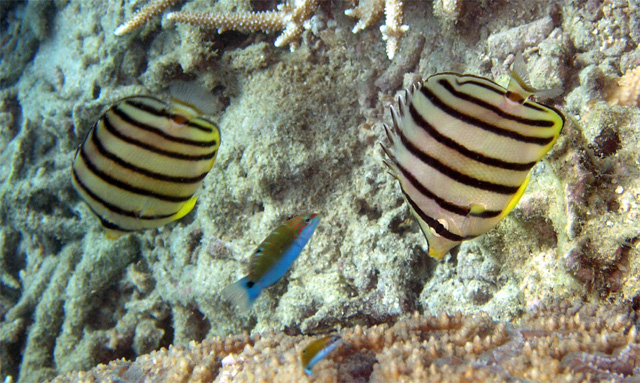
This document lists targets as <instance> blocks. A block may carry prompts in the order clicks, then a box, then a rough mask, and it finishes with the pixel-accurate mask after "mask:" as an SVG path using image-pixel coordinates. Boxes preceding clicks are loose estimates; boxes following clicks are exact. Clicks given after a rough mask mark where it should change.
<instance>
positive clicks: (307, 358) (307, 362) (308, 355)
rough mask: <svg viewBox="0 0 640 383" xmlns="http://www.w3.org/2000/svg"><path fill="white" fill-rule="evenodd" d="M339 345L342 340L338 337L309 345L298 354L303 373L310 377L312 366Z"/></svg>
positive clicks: (331, 337) (321, 339)
mask: <svg viewBox="0 0 640 383" xmlns="http://www.w3.org/2000/svg"><path fill="white" fill-rule="evenodd" d="M340 343H342V338H340V336H339V335H331V336H327V337H324V338H320V339H316V340H314V341H313V342H311V343H309V345H308V346H307V347H305V348H304V349H303V350H302V352H301V353H300V363H301V364H302V368H304V372H305V373H306V374H307V375H311V374H312V373H313V372H312V369H313V366H315V364H316V363H318V362H319V361H321V360H322V359H324V358H325V357H326V356H327V355H329V354H330V353H331V352H332V351H333V350H335V349H336V347H338V346H339V345H340Z"/></svg>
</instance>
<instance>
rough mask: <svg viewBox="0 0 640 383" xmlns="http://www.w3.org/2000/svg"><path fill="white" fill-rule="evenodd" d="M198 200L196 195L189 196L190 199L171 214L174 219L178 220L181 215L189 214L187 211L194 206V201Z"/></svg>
mask: <svg viewBox="0 0 640 383" xmlns="http://www.w3.org/2000/svg"><path fill="white" fill-rule="evenodd" d="M197 200H198V197H191V199H190V200H188V201H187V202H186V203H185V204H184V205H183V206H182V207H181V208H180V210H178V212H177V213H176V214H175V215H174V216H173V219H174V220H178V219H180V218H182V217H184V216H185V215H187V214H189V212H190V211H191V210H192V209H193V207H194V206H196V201H197Z"/></svg>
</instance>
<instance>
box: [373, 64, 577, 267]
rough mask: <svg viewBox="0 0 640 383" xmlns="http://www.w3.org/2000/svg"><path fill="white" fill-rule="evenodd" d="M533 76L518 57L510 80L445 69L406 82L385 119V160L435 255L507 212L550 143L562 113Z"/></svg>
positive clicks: (555, 93) (479, 232) (481, 230)
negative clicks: (546, 102)
mask: <svg viewBox="0 0 640 383" xmlns="http://www.w3.org/2000/svg"><path fill="white" fill-rule="evenodd" d="M560 93H561V91H560V92H559V91H558V90H557V89H554V90H545V91H538V90H535V89H534V88H532V87H531V86H530V85H529V84H528V83H527V75H526V70H525V65H524V60H523V59H522V56H520V55H518V56H517V57H516V61H515V64H514V66H513V72H512V75H511V80H510V82H509V85H508V87H507V88H504V87H502V86H500V85H498V84H497V83H495V82H493V81H491V80H489V79H487V78H484V77H479V76H473V75H468V74H457V73H439V74H435V75H433V76H431V77H429V78H427V79H426V80H423V81H422V82H420V83H418V84H416V85H414V86H412V87H411V88H410V89H407V90H406V91H405V92H404V94H403V95H401V96H400V97H398V99H397V106H395V107H394V106H392V107H391V117H392V120H393V124H392V125H393V126H388V125H385V130H386V132H387V136H388V138H389V142H390V145H389V146H384V145H383V149H384V151H385V152H386V155H387V159H386V160H385V164H386V165H387V166H388V167H389V169H390V173H391V175H392V176H394V177H395V178H396V179H397V180H398V181H399V182H400V186H401V188H402V194H403V195H404V198H405V200H406V201H407V203H408V205H409V208H410V210H411V213H412V214H413V216H414V217H415V218H416V219H417V221H418V223H419V225H420V228H421V229H422V232H423V233H424V235H425V237H426V239H427V242H428V245H429V255H430V256H431V257H434V258H436V259H441V258H442V257H443V256H444V255H445V254H446V253H447V252H448V251H449V250H451V249H452V248H453V247H455V246H457V245H458V244H460V243H461V242H462V241H465V240H469V239H472V238H476V237H478V236H480V235H482V234H484V233H486V232H487V231H489V230H490V229H492V228H493V227H495V226H496V225H497V224H498V222H499V221H500V220H501V219H503V218H504V217H505V216H506V215H507V214H508V213H509V212H510V211H511V210H512V209H513V208H514V207H515V206H516V204H517V203H518V201H519V200H520V198H521V197H522V194H523V193H524V191H525V188H526V187H527V183H528V181H529V177H530V174H531V169H532V168H533V167H534V166H535V165H536V163H537V162H538V161H539V160H540V159H542V157H544V155H545V154H546V153H547V152H548V151H549V149H551V146H552V145H553V143H554V142H555V141H556V139H557V138H558V136H559V135H560V131H561V130H562V127H563V126H564V123H565V117H564V116H563V114H562V113H561V112H560V111H558V110H556V109H555V108H553V107H551V106H546V105H543V104H541V103H538V102H536V101H533V100H531V98H532V96H534V95H535V96H538V97H553V96H558V95H559V94H560Z"/></svg>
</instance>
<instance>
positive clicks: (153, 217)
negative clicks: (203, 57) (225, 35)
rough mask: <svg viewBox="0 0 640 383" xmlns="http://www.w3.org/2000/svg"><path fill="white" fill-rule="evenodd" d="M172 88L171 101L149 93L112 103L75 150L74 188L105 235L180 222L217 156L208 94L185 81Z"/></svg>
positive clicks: (217, 139) (216, 131)
mask: <svg viewBox="0 0 640 383" xmlns="http://www.w3.org/2000/svg"><path fill="white" fill-rule="evenodd" d="M170 91H171V95H172V98H171V100H170V101H169V102H165V101H163V100H161V99H158V98H155V97H151V96H133V97H127V98H124V99H122V100H120V101H118V102H116V103H115V104H113V105H112V106H111V107H109V108H108V109H107V111H106V112H104V113H103V114H102V116H101V117H100V118H99V119H98V121H97V122H96V123H95V124H94V126H93V128H92V129H91V130H90V131H89V133H88V134H87V136H86V138H85V139H84V141H83V143H82V144H81V145H80V146H79V147H78V150H77V151H76V153H75V157H74V160H73V165H72V182H73V186H74V187H75V189H76V190H77V192H78V193H79V194H80V196H81V197H82V199H83V200H84V201H85V202H86V203H87V204H88V206H89V208H90V209H91V210H92V211H93V213H94V214H95V215H96V216H97V217H98V218H99V220H100V222H101V224H102V226H103V227H104V228H106V229H107V232H108V236H109V237H112V238H113V237H117V236H118V235H121V234H123V233H128V232H132V231H136V230H144V229H151V228H156V227H159V226H162V225H164V224H166V223H169V222H172V221H175V220H177V219H180V218H182V217H184V216H185V215H186V214H187V213H189V212H190V211H191V209H193V207H194V205H195V203H196V199H197V197H196V196H194V194H195V192H196V191H197V190H198V188H199V187H200V185H201V184H202V182H203V180H204V178H205V176H206V175H207V173H208V172H209V170H211V167H212V166H213V163H214V161H215V159H216V154H217V152H218V146H219V145H220V131H219V129H218V126H217V125H216V124H215V123H214V122H213V121H212V119H211V117H210V113H212V108H213V105H214V99H213V95H211V94H210V93H209V92H207V91H206V90H204V89H200V88H199V87H197V86H196V85H195V84H189V83H177V84H174V85H172V86H171V87H170Z"/></svg>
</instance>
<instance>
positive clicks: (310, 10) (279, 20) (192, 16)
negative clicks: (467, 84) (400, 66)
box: [114, 0, 409, 59]
mask: <svg viewBox="0 0 640 383" xmlns="http://www.w3.org/2000/svg"><path fill="white" fill-rule="evenodd" d="M177 1H178V0H154V1H152V2H150V3H149V4H147V5H145V6H143V7H142V8H140V9H139V10H138V11H137V12H136V13H135V14H134V15H133V17H131V19H129V20H128V21H127V22H125V23H124V24H122V25H120V26H119V27H118V28H117V29H116V30H115V31H114V33H115V34H116V35H118V36H122V35H125V34H127V33H130V32H132V31H134V30H136V29H138V28H140V27H141V26H143V25H144V24H146V23H148V22H149V21H150V20H151V19H152V18H153V17H155V16H157V15H159V14H160V13H162V12H163V11H164V10H165V9H167V8H168V7H170V6H172V5H173V4H175V3H176V2H177ZM356 3H357V5H355V6H354V7H353V8H350V9H347V10H346V11H345V14H346V15H347V16H349V17H353V18H355V19H358V21H357V23H356V25H355V26H354V27H353V33H358V32H359V31H361V30H364V29H366V28H369V27H371V26H373V25H374V24H375V23H376V22H378V20H379V19H380V17H381V16H382V14H383V13H384V14H385V15H386V21H385V25H383V26H382V27H380V31H381V32H382V38H383V40H386V42H387V56H388V57H389V59H393V57H394V56H395V54H396V51H397V49H398V43H399V42H400V39H401V38H402V36H403V35H404V34H405V33H406V32H407V30H409V27H408V26H407V25H404V24H403V20H404V13H403V3H402V0H360V1H358V2H356ZM318 4H319V0H291V1H290V2H287V3H284V4H280V5H278V10H277V11H265V12H225V13H214V12H203V13H195V12H183V11H180V12H171V13H169V14H167V19H168V20H171V21H173V22H177V23H183V24H190V25H194V26H200V27H204V28H209V29H215V30H217V31H218V33H222V32H224V31H229V30H237V31H246V32H266V33H271V32H275V31H282V34H281V35H280V36H278V38H277V39H276V41H275V45H276V46H277V47H282V46H285V45H288V46H289V48H290V49H291V50H294V49H296V48H297V47H298V46H299V45H300V38H301V36H302V33H303V32H304V31H305V29H307V28H308V22H309V20H311V18H312V17H313V15H314V13H315V11H316V9H317V8H318Z"/></svg>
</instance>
